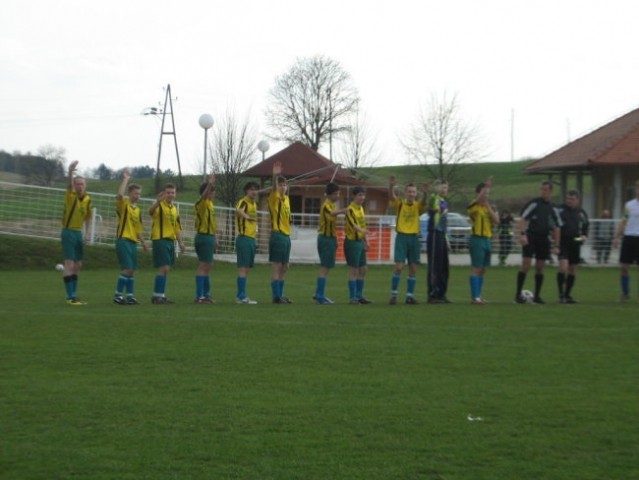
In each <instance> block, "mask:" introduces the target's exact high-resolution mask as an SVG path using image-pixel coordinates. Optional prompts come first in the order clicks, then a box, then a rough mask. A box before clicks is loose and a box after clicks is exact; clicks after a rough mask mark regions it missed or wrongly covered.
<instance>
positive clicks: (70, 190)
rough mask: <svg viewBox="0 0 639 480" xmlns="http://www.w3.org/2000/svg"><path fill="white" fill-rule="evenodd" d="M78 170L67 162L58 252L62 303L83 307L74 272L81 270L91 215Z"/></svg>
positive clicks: (85, 185)
mask: <svg viewBox="0 0 639 480" xmlns="http://www.w3.org/2000/svg"><path fill="white" fill-rule="evenodd" d="M77 168H78V161H77V160H76V161H75V162H71V165H69V174H68V182H67V191H66V193H65V195H64V214H63V216H62V232H61V235H60V236H61V239H62V253H63V254H64V273H63V280H64V288H65V290H66V294H67V295H66V302H67V303H68V304H69V305H74V306H77V305H84V302H81V301H80V300H79V299H78V297H77V296H76V291H77V289H78V273H80V270H81V269H82V259H83V256H84V241H85V240H84V238H83V236H82V230H83V228H84V233H85V235H87V234H88V229H89V224H90V221H91V218H92V215H93V206H92V204H91V197H89V195H87V183H86V180H85V179H84V178H83V177H75V178H74V176H73V174H74V173H75V171H76V170H77Z"/></svg>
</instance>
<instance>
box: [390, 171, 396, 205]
mask: <svg viewBox="0 0 639 480" xmlns="http://www.w3.org/2000/svg"><path fill="white" fill-rule="evenodd" d="M396 188H397V178H395V176H393V175H391V176H390V177H389V178H388V196H389V197H390V199H391V201H393V202H394V201H395V200H397V191H396Z"/></svg>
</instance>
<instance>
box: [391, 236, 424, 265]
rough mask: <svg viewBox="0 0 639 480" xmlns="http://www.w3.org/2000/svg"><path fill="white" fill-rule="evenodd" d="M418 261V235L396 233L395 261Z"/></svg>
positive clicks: (414, 262) (413, 262) (415, 262)
mask: <svg viewBox="0 0 639 480" xmlns="http://www.w3.org/2000/svg"><path fill="white" fill-rule="evenodd" d="M400 262H406V263H408V264H409V265H410V264H417V263H419V235H417V234H416V233H398V234H397V235H396V236H395V263H400Z"/></svg>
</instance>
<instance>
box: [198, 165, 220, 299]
mask: <svg viewBox="0 0 639 480" xmlns="http://www.w3.org/2000/svg"><path fill="white" fill-rule="evenodd" d="M214 194H215V175H213V174H211V175H209V176H208V179H207V181H206V182H204V183H202V185H200V198H199V200H198V201H197V202H195V241H194V243H195V253H196V254H197V258H198V261H199V262H198V264H197V270H196V273H195V303H200V304H202V303H204V304H212V303H215V300H213V299H212V298H211V265H212V264H213V253H214V252H215V232H216V230H217V224H216V223H215V209H214V205H213V196H214Z"/></svg>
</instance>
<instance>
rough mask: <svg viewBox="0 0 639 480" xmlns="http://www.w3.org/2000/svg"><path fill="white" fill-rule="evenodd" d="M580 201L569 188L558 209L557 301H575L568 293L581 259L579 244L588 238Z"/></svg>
mask: <svg viewBox="0 0 639 480" xmlns="http://www.w3.org/2000/svg"><path fill="white" fill-rule="evenodd" d="M580 202H581V195H580V194H579V192H578V191H577V190H570V191H569V192H568V193H567V194H566V201H565V202H564V204H563V205H560V206H559V209H558V211H559V217H560V218H561V222H562V225H561V240H560V246H559V270H558V272H557V287H558V289H559V303H577V301H576V300H574V299H573V298H572V296H571V295H570V294H571V292H572V287H573V286H574V285H575V278H576V276H577V266H578V265H579V261H580V259H581V246H582V245H583V243H584V242H585V241H586V239H587V238H588V214H587V213H586V211H585V210H584V209H583V208H581V206H580Z"/></svg>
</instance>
